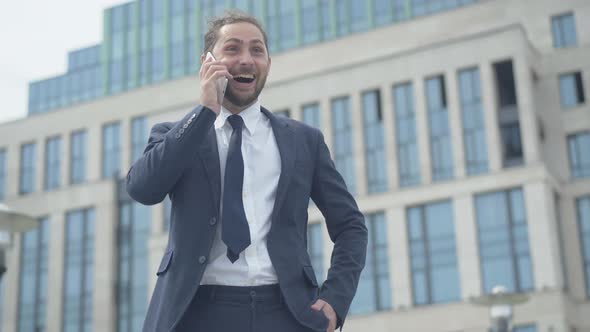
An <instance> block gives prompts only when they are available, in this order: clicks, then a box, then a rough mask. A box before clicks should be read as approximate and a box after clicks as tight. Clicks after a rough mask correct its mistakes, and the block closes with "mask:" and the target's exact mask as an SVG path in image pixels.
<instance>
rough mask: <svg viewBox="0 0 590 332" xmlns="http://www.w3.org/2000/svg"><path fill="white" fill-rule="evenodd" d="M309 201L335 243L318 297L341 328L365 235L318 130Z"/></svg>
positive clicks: (360, 262)
mask: <svg viewBox="0 0 590 332" xmlns="http://www.w3.org/2000/svg"><path fill="white" fill-rule="evenodd" d="M311 198H312V199H313V201H314V202H315V204H316V205H317V207H318V208H319V209H320V211H321V212H322V214H323V215H324V218H325V219H326V226H327V228H328V233H329V235H330V239H331V240H332V242H334V249H333V251H332V259H331V265H330V268H329V270H328V278H327V279H326V281H325V282H324V284H323V285H322V288H321V290H320V295H319V298H320V299H323V300H325V301H326V302H327V303H329V304H330V305H331V306H332V307H333V308H334V310H335V311H336V314H337V315H338V320H339V321H338V326H339V327H340V328H341V327H342V324H344V320H345V318H346V315H347V313H348V309H349V307H350V303H351V302H352V299H353V297H354V294H355V293H356V289H357V286H358V283H359V277H360V273H361V271H362V269H363V267H364V266H365V258H366V254H367V240H368V233H367V227H366V226H365V220H364V216H363V214H362V213H361V212H360V211H359V209H358V206H357V204H356V202H355V200H354V198H353V197H352V195H351V194H350V192H349V191H348V189H347V188H346V184H345V182H344V179H343V178H342V176H341V175H340V173H338V171H337V170H336V168H335V166H334V163H333V161H332V159H331V158H330V152H329V151H328V147H327V146H326V143H325V142H324V137H323V135H322V134H321V133H320V132H319V131H318V140H317V155H316V167H315V171H314V178H313V184H312V191H311Z"/></svg>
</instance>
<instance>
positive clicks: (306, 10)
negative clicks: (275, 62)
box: [301, 0, 320, 44]
mask: <svg viewBox="0 0 590 332" xmlns="http://www.w3.org/2000/svg"><path fill="white" fill-rule="evenodd" d="M319 14H320V12H319V8H318V1H317V0H302V1H301V21H302V22H301V29H302V37H303V44H310V43H315V42H317V41H318V40H319V39H320V34H319V32H320V29H319V24H320V15H319Z"/></svg>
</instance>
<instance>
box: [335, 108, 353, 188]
mask: <svg viewBox="0 0 590 332" xmlns="http://www.w3.org/2000/svg"><path fill="white" fill-rule="evenodd" d="M331 109H332V134H333V135H334V136H333V146H332V154H333V159H334V164H335V165H336V169H337V170H338V172H339V173H340V174H341V175H342V177H343V178H344V181H345V182H346V186H347V187H348V190H349V191H350V192H351V193H352V194H353V195H354V194H355V193H356V177H355V173H354V151H353V147H352V119H351V111H350V98H349V97H340V98H336V99H332V101H331Z"/></svg>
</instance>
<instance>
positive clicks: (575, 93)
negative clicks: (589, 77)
mask: <svg viewBox="0 0 590 332" xmlns="http://www.w3.org/2000/svg"><path fill="white" fill-rule="evenodd" d="M559 97H560V101H561V107H562V108H573V107H576V106H578V105H581V104H583V103H584V102H585V101H586V97H585V96H584V81H583V79H582V73H581V72H576V73H569V74H563V75H560V76H559Z"/></svg>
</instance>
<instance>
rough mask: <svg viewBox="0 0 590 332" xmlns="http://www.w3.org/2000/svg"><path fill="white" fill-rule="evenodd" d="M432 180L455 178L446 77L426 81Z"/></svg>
mask: <svg viewBox="0 0 590 332" xmlns="http://www.w3.org/2000/svg"><path fill="white" fill-rule="evenodd" d="M426 105H427V108H428V124H429V131H430V157H431V159H432V161H431V162H432V166H431V167H432V180H433V181H442V180H449V179H451V178H453V150H452V148H451V130H450V127H449V112H448V109H447V97H446V88H445V79H444V76H442V75H441V76H436V77H433V78H430V79H427V80H426Z"/></svg>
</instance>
